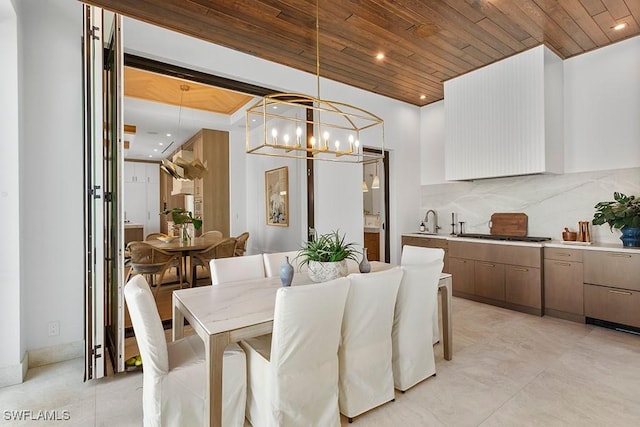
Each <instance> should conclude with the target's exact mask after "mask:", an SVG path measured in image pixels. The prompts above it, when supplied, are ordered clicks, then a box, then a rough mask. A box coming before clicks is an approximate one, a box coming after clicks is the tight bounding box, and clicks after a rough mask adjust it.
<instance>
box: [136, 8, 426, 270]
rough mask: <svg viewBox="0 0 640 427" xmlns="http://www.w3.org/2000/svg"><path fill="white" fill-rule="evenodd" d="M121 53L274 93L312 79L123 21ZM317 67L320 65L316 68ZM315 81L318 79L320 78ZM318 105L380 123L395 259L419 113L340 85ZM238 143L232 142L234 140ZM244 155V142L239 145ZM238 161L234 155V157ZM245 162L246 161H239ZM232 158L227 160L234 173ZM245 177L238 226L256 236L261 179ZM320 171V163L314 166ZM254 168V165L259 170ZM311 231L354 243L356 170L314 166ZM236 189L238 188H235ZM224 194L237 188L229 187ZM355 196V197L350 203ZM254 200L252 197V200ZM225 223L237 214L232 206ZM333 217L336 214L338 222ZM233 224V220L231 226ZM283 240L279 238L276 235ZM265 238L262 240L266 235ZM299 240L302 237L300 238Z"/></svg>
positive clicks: (406, 215)
mask: <svg viewBox="0 0 640 427" xmlns="http://www.w3.org/2000/svg"><path fill="white" fill-rule="evenodd" d="M124 45H125V51H126V52H129V53H133V54H136V55H141V56H145V57H148V58H152V59H156V60H159V61H164V62H169V63H172V64H176V65H180V66H184V67H187V68H192V69H196V70H200V71H204V72H208V73H212V74H216V75H219V76H223V77H228V78H232V79H235V80H240V81H245V82H249V83H253V84H257V85H260V86H264V87H269V88H272V89H274V90H281V91H287V92H300V93H308V94H311V95H313V94H315V93H316V84H315V83H316V81H315V76H314V75H312V74H308V73H303V72H300V71H297V70H294V69H292V68H289V67H285V66H282V65H279V64H275V63H270V62H267V61H264V60H261V59H258V58H256V57H253V56H250V55H246V54H242V53H240V52H237V51H233V50H230V49H227V48H224V47H221V46H217V45H214V44H211V43H207V42H204V41H202V40H197V39H194V38H191V37H188V36H184V35H181V34H177V33H173V32H171V31H168V30H164V29H161V28H158V27H154V26H151V25H148V24H144V23H141V22H137V21H134V20H129V19H127V20H125V24H124ZM321 66H322V64H321ZM321 73H322V71H321ZM321 97H322V98H324V99H328V100H333V101H342V102H346V103H349V104H353V105H357V106H359V107H362V108H365V109H367V110H369V111H371V112H372V113H373V114H376V115H378V116H380V117H382V118H383V119H384V120H385V137H386V141H385V143H386V145H385V148H387V149H389V150H391V151H392V152H391V155H390V160H391V164H390V175H391V177H390V185H391V201H390V205H391V206H390V210H391V242H392V248H391V249H392V259H396V258H395V257H396V256H399V250H400V248H399V243H400V232H402V231H403V230H405V229H406V227H407V226H408V225H409V223H408V220H409V219H410V218H412V216H413V215H412V214H411V213H412V212H415V211H416V210H417V209H418V206H419V203H418V202H419V201H418V197H417V194H418V191H419V183H420V174H419V171H420V165H419V157H418V156H417V155H416V152H417V151H418V150H419V121H420V116H419V109H418V108H417V107H415V106H412V105H409V104H406V103H403V102H399V101H394V100H391V99H389V98H385V97H382V96H379V95H376V94H373V93H370V92H365V91H362V90H359V89H355V88H352V87H350V86H346V85H343V84H340V83H336V82H332V81H329V80H325V79H322V82H321ZM238 139H239V138H238ZM242 146H243V147H244V142H243V143H242ZM237 154H239V153H237ZM246 157H247V158H248V157H253V156H246ZM239 158H240V156H236V157H234V160H233V162H234V163H232V165H233V166H234V167H235V165H237V164H238V163H235V162H236V161H240V162H241V160H239ZM248 162H249V161H247V163H246V165H245V169H246V179H247V182H246V188H247V199H246V200H247V206H246V214H247V217H246V225H247V229H249V230H250V232H251V230H255V232H256V234H258V233H259V232H258V230H259V229H260V228H264V222H261V221H260V220H258V219H257V218H259V214H258V213H257V209H258V208H259V206H258V205H257V204H256V203H259V201H254V200H253V197H252V196H251V195H250V192H251V188H253V187H252V186H255V185H256V182H262V180H260V181H255V179H258V177H257V175H259V174H262V173H264V167H266V165H262V166H263V169H262V170H255V169H254V165H253V164H251V163H248ZM316 163H322V162H316ZM259 164H260V163H259ZM316 170H317V174H316V188H317V194H316V200H315V202H316V229H318V231H319V232H321V233H324V232H328V231H330V230H332V229H336V228H339V229H340V230H341V231H343V232H346V233H347V239H348V240H350V241H356V242H358V243H362V239H363V235H362V197H361V194H359V193H358V192H360V193H361V187H360V186H361V184H362V182H361V165H342V164H341V165H328V164H324V163H322V164H320V165H317V166H316ZM237 182H239V181H237ZM232 188H234V189H236V188H237V187H235V186H234V184H232ZM356 194H358V197H355V195H356ZM256 198H257V196H256ZM233 203H235V200H232V213H231V215H232V218H235V215H236V214H237V213H239V212H241V209H239V208H238V207H237V206H233ZM336 212H340V213H341V215H340V216H338V215H337V214H336ZM235 221H239V222H238V223H241V221H240V220H239V219H235ZM281 232H284V230H281ZM267 234H269V233H267ZM267 234H264V235H260V234H258V235H256V236H254V237H256V238H255V239H254V238H253V237H251V238H250V239H249V244H248V246H249V248H255V249H256V250H259V249H260V248H262V249H265V250H271V248H273V249H276V250H279V249H277V248H275V247H274V246H273V245H272V244H271V242H272V241H274V240H272V239H271V238H268V239H269V240H268V241H259V240H260V239H263V238H264V239H267ZM300 238H304V236H300Z"/></svg>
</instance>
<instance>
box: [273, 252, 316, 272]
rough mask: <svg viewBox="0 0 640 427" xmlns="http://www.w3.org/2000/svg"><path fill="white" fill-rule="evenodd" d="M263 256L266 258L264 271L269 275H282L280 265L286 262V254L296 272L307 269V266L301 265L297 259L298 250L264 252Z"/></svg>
mask: <svg viewBox="0 0 640 427" xmlns="http://www.w3.org/2000/svg"><path fill="white" fill-rule="evenodd" d="M262 256H263V258H264V271H265V274H266V275H267V277H278V276H280V266H282V263H284V257H285V256H288V257H289V262H290V263H291V265H292V266H293V272H294V274H296V273H303V272H306V271H307V266H306V265H302V266H301V265H300V264H299V262H298V261H297V260H296V259H295V258H296V257H297V256H298V251H288V252H275V253H271V254H262Z"/></svg>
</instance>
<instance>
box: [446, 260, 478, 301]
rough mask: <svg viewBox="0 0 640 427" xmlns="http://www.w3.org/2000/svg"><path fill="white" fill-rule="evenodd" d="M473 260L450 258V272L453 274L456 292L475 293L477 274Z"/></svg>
mask: <svg viewBox="0 0 640 427" xmlns="http://www.w3.org/2000/svg"><path fill="white" fill-rule="evenodd" d="M473 263H474V262H473V261H471V260H468V259H461V258H449V272H450V273H451V276H452V282H453V283H452V285H453V290H454V292H464V293H466V294H473V293H474V292H475V276H474V266H473Z"/></svg>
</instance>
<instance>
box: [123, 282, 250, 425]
mask: <svg viewBox="0 0 640 427" xmlns="http://www.w3.org/2000/svg"><path fill="white" fill-rule="evenodd" d="M124 297H125V300H126V303H127V307H128V308H129V315H130V316H131V323H132V324H133V330H134V332H135V336H136V342H137V344H138V348H139V349H140V355H141V356H142V364H143V365H142V366H143V371H142V412H143V422H144V426H145V427H160V426H200V425H203V422H204V413H205V408H206V406H205V385H206V373H207V369H206V363H205V355H204V343H203V342H202V339H200V337H199V336H197V335H192V336H190V337H187V338H183V339H181V340H178V341H174V342H170V343H167V341H166V338H165V334H164V329H163V327H162V321H161V320H160V316H159V315H158V309H157V307H156V304H155V301H154V299H153V295H152V294H151V290H150V289H149V285H148V284H147V281H146V280H145V279H144V277H143V276H141V275H139V276H135V277H133V278H132V279H131V280H130V281H129V282H128V283H127V284H126V285H125V287H124ZM223 366H224V368H223V369H224V371H223V375H222V425H223V426H234V427H236V426H243V425H244V417H245V405H246V390H247V379H246V358H245V354H244V352H243V351H242V349H241V348H240V346H239V345H238V344H235V343H234V344H231V345H229V346H228V347H227V349H226V350H225V352H224V359H223Z"/></svg>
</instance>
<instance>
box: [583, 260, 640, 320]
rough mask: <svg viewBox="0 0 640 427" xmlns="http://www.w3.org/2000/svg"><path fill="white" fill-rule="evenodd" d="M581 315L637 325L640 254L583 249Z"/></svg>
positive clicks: (638, 314)
mask: <svg viewBox="0 0 640 427" xmlns="http://www.w3.org/2000/svg"><path fill="white" fill-rule="evenodd" d="M583 262H584V315H585V316H586V317H587V318H592V319H598V320H604V321H607V322H613V323H619V324H622V325H628V326H633V327H636V328H640V254H636V253H629V252H622V251H619V252H605V251H585V253H584V254H583Z"/></svg>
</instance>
